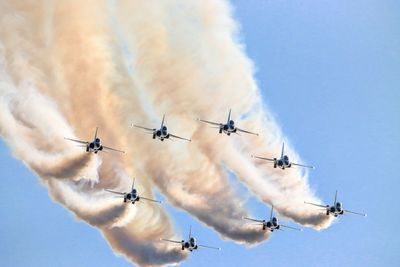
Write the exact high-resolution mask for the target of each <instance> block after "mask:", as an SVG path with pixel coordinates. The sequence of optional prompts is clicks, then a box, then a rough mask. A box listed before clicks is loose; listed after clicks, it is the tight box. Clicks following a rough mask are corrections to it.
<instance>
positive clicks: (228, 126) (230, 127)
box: [198, 110, 258, 135]
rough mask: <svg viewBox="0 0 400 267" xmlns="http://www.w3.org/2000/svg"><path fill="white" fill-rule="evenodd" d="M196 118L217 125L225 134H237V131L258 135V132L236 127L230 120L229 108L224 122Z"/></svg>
mask: <svg viewBox="0 0 400 267" xmlns="http://www.w3.org/2000/svg"><path fill="white" fill-rule="evenodd" d="M198 120H199V121H201V122H205V123H208V124H211V125H214V126H217V127H215V128H218V129H219V133H220V134H221V133H222V132H224V133H225V134H227V135H231V133H236V134H238V132H242V133H248V134H254V135H258V133H253V132H249V131H245V130H242V129H239V128H237V127H236V126H235V122H234V121H233V120H231V110H229V115H228V120H227V121H226V123H218V122H212V121H206V120H202V119H198Z"/></svg>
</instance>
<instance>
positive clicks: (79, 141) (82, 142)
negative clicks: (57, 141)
mask: <svg viewBox="0 0 400 267" xmlns="http://www.w3.org/2000/svg"><path fill="white" fill-rule="evenodd" d="M64 139H66V140H69V141H72V142H76V143H79V144H85V145H87V144H89V143H90V142H88V141H82V140H77V139H71V138H66V137H64Z"/></svg>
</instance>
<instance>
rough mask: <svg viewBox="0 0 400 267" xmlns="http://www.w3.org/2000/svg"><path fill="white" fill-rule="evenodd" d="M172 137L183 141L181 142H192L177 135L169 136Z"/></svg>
mask: <svg viewBox="0 0 400 267" xmlns="http://www.w3.org/2000/svg"><path fill="white" fill-rule="evenodd" d="M169 135H170V136H172V137H174V138H178V139H181V140H186V141H189V142H191V141H192V140H190V139H186V138H183V137H180V136H177V135H174V134H169Z"/></svg>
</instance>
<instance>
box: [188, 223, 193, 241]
mask: <svg viewBox="0 0 400 267" xmlns="http://www.w3.org/2000/svg"><path fill="white" fill-rule="evenodd" d="M191 237H192V225H190V227H189V239H190V238H191ZM189 239H188V240H189Z"/></svg>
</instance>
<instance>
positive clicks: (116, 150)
mask: <svg viewBox="0 0 400 267" xmlns="http://www.w3.org/2000/svg"><path fill="white" fill-rule="evenodd" d="M103 148H104V149H108V150H111V151H115V152H120V153H125V151H122V150H118V149H115V148H112V147H108V146H103Z"/></svg>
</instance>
